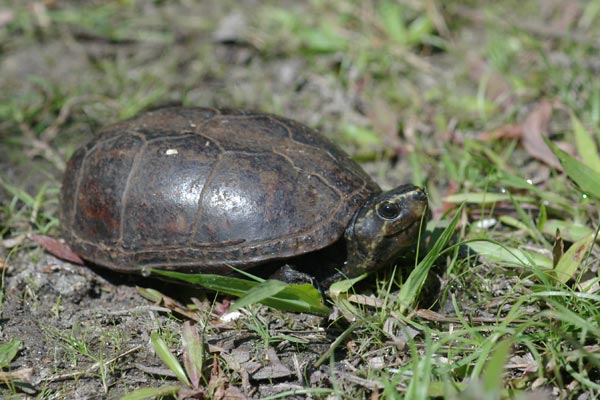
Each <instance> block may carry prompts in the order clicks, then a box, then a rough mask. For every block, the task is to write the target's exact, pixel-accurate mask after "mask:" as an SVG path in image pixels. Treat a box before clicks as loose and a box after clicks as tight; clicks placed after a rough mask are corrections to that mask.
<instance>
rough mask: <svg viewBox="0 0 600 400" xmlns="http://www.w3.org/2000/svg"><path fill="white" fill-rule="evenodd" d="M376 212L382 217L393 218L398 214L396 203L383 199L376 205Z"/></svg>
mask: <svg viewBox="0 0 600 400" xmlns="http://www.w3.org/2000/svg"><path fill="white" fill-rule="evenodd" d="M377 214H378V215H379V216H380V217H381V218H383V219H395V218H397V217H398V215H400V207H398V204H396V203H391V202H389V201H384V202H383V203H381V204H380V205H379V207H377Z"/></svg>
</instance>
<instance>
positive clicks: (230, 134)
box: [60, 106, 430, 288]
mask: <svg viewBox="0 0 600 400" xmlns="http://www.w3.org/2000/svg"><path fill="white" fill-rule="evenodd" d="M428 218H430V212H429V206H428V199H427V193H426V191H425V190H424V189H423V188H421V187H417V186H414V185H412V184H403V185H400V186H398V187H396V188H394V189H391V190H388V191H382V189H381V188H380V187H379V185H378V184H377V183H375V181H374V180H373V179H372V178H371V177H370V176H369V175H368V174H367V173H366V172H365V171H364V170H363V169H362V168H361V167H360V166H359V165H358V164H357V163H356V162H355V161H353V160H352V159H351V158H350V157H349V156H348V155H347V154H346V153H345V152H344V151H343V150H341V149H340V148H339V147H338V146H336V145H335V144H334V143H332V142H331V141H329V140H328V139H326V138H325V137H324V136H322V135H321V134H319V133H317V132H316V131H314V130H312V129H310V128H308V127H307V126H305V125H303V124H301V123H299V122H296V121H294V120H292V119H288V118H284V117H280V116H277V115H273V114H267V113H260V112H254V111H246V110H236V109H216V108H201V107H182V106H170V107H163V108H158V109H154V110H151V111H146V112H143V113H141V114H139V115H138V116H135V117H133V118H130V119H126V120H123V121H120V122H117V123H115V124H112V125H109V126H107V127H104V128H102V129H101V130H100V131H99V133H98V135H96V136H95V138H94V139H93V140H91V141H90V142H89V143H87V144H86V145H84V146H82V147H80V148H79V149H77V150H76V151H75V152H74V153H73V155H72V157H71V158H70V160H69V161H68V163H67V167H66V171H65V174H64V178H63V185H62V190H61V203H60V220H61V227H62V234H63V237H64V239H65V240H66V242H67V244H68V245H69V246H70V247H71V249H72V250H74V251H75V252H76V253H77V254H79V255H80V256H81V258H83V259H84V260H86V261H87V262H91V263H92V264H96V265H100V266H103V267H107V268H109V269H112V270H116V271H122V272H136V271H137V272H141V271H144V270H147V269H148V268H157V269H166V270H175V271H182V272H195V273H205V274H221V275H223V274H230V273H231V272H232V270H234V269H241V270H246V269H249V268H252V271H259V272H260V271H262V270H268V269H269V268H272V266H273V265H275V266H277V268H280V269H279V270H277V269H276V268H275V269H273V271H274V275H273V276H275V277H277V278H278V279H282V280H289V281H292V280H294V279H296V278H297V277H298V276H302V277H303V276H308V277H310V279H315V280H316V281H317V282H318V283H319V284H320V285H321V286H322V287H323V288H327V287H329V285H331V284H332V283H333V282H335V281H337V280H340V279H342V278H346V277H347V278H351V277H356V276H358V275H360V274H362V273H365V272H371V271H374V270H376V269H378V268H382V267H384V266H387V265H390V264H391V263H393V262H394V260H396V259H397V257H398V256H400V255H401V254H402V253H404V252H405V251H406V250H407V249H409V248H411V247H413V245H414V244H415V243H416V241H417V240H418V238H419V231H420V227H421V224H422V223H423V222H425V221H427V220H428ZM281 267H284V268H285V269H284V268H281ZM281 271H285V272H283V273H282V272H281Z"/></svg>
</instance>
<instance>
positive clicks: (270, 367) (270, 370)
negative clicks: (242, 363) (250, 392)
mask: <svg viewBox="0 0 600 400" xmlns="http://www.w3.org/2000/svg"><path fill="white" fill-rule="evenodd" d="M266 356H267V357H268V360H269V363H268V364H267V365H265V366H264V367H262V368H260V369H259V370H258V371H256V372H255V373H253V374H252V378H253V379H256V380H263V379H277V378H284V377H286V376H291V375H293V372H292V371H291V370H290V369H289V368H288V367H286V366H285V365H283V364H282V363H281V361H280V360H279V357H277V353H276V352H275V350H273V349H271V348H270V349H268V350H267V354H266Z"/></svg>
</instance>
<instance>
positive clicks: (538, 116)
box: [521, 100, 563, 171]
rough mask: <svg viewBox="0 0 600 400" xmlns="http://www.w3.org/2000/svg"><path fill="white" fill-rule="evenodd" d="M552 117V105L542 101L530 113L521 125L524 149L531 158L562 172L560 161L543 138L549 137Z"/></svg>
mask: <svg viewBox="0 0 600 400" xmlns="http://www.w3.org/2000/svg"><path fill="white" fill-rule="evenodd" d="M551 117H552V104H550V103H549V102H548V101H546V100H542V101H541V102H540V104H538V106H537V107H536V108H535V109H534V110H533V111H531V112H530V113H529V115H528V116H527V118H525V121H524V122H523V124H522V125H521V129H522V131H523V132H522V133H523V135H522V138H521V142H522V144H523V147H524V148H525V150H526V151H527V153H529V155H530V156H532V157H534V158H537V159H538V160H541V161H543V162H544V163H546V164H547V165H549V166H551V167H554V168H556V169H557V170H558V171H562V170H563V169H562V167H561V166H560V163H559V162H558V159H557V158H556V156H555V155H554V153H553V152H552V150H550V148H549V147H548V146H547V145H546V143H544V139H543V137H544V136H545V135H548V122H550V118H551Z"/></svg>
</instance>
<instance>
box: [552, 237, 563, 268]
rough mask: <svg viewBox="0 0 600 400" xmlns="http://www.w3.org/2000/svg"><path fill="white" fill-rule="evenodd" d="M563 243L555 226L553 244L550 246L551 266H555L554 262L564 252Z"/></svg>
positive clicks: (555, 262)
mask: <svg viewBox="0 0 600 400" xmlns="http://www.w3.org/2000/svg"><path fill="white" fill-rule="evenodd" d="M564 249H565V244H564V242H563V240H562V237H561V236H560V229H558V228H556V234H555V235H554V245H553V246H552V268H556V264H558V261H559V260H560V259H561V258H562V256H563V254H564Z"/></svg>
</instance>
